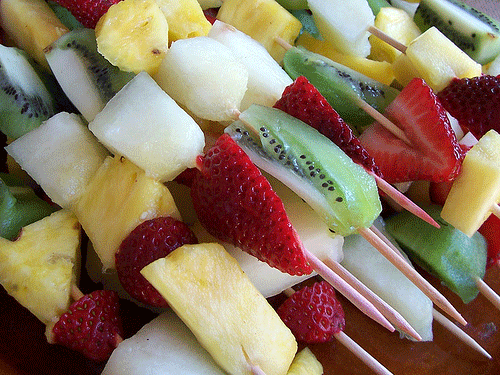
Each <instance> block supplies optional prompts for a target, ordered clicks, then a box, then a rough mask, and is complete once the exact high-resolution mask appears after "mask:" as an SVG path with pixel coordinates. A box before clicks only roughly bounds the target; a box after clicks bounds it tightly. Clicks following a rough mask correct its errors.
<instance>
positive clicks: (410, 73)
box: [392, 54, 420, 86]
mask: <svg viewBox="0 0 500 375" xmlns="http://www.w3.org/2000/svg"><path fill="white" fill-rule="evenodd" d="M392 71H393V72H394V76H395V77H396V81H398V82H399V83H400V84H401V85H403V86H406V85H407V84H408V83H410V81H411V80H412V79H413V78H416V77H420V73H419V72H418V70H417V69H416V68H415V66H414V65H413V64H412V62H411V60H410V59H409V58H408V56H407V55H405V54H401V55H399V56H398V57H396V59H395V60H394V62H393V63H392Z"/></svg>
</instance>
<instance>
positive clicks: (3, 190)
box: [0, 173, 56, 240]
mask: <svg viewBox="0 0 500 375" xmlns="http://www.w3.org/2000/svg"><path fill="white" fill-rule="evenodd" d="M55 210H56V209H55V207H53V206H51V205H50V204H49V203H47V202H46V201H44V200H43V199H42V198H40V197H38V196H37V195H36V194H35V192H34V191H33V189H32V188H31V187H29V186H28V185H25V184H24V183H23V182H21V181H20V180H17V179H15V178H13V176H10V175H7V174H4V173H0V237H3V238H6V239H8V240H14V239H15V237H16V236H17V235H18V234H19V231H20V230H21V229H22V227H24V226H26V225H28V224H31V223H34V222H35V221H38V220H41V219H43V218H44V217H45V216H48V215H50V214H51V213H52V212H54V211H55Z"/></svg>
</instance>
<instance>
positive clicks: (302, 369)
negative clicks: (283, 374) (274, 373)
mask: <svg viewBox="0 0 500 375" xmlns="http://www.w3.org/2000/svg"><path fill="white" fill-rule="evenodd" d="M322 374H323V366H322V365H321V362H320V361H318V359H317V358H316V356H315V355H314V353H313V352H312V351H311V349H309V348H307V347H306V348H304V349H302V350H301V351H300V352H298V353H297V355H296V356H295V358H294V359H293V362H292V365H291V366H290V368H289V369H288V372H287V375H322Z"/></svg>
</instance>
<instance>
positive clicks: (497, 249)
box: [478, 215, 500, 267]
mask: <svg viewBox="0 0 500 375" xmlns="http://www.w3.org/2000/svg"><path fill="white" fill-rule="evenodd" d="M478 232H479V233H481V234H482V235H483V236H484V238H485V240H486V243H487V244H488V263H487V267H491V266H492V265H494V264H495V263H497V264H500V219H499V218H498V217H496V216H495V215H490V216H489V217H488V219H486V221H485V222H484V223H483V224H482V225H481V227H480V228H479V229H478Z"/></svg>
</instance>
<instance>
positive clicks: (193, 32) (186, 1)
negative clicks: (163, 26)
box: [156, 0, 211, 42]
mask: <svg viewBox="0 0 500 375" xmlns="http://www.w3.org/2000/svg"><path fill="white" fill-rule="evenodd" d="M156 3H157V4H158V5H159V6H160V9H161V10H162V12H163V14H164V15H165V18H166V20H167V23H168V39H169V42H173V41H176V40H179V39H186V38H193V37H195V36H206V35H207V34H208V31H209V30H210V27H211V24H210V22H208V20H207V18H206V17H205V15H204V14H203V10H202V9H201V6H200V4H199V3H198V1H197V0H182V1H179V0H156Z"/></svg>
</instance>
